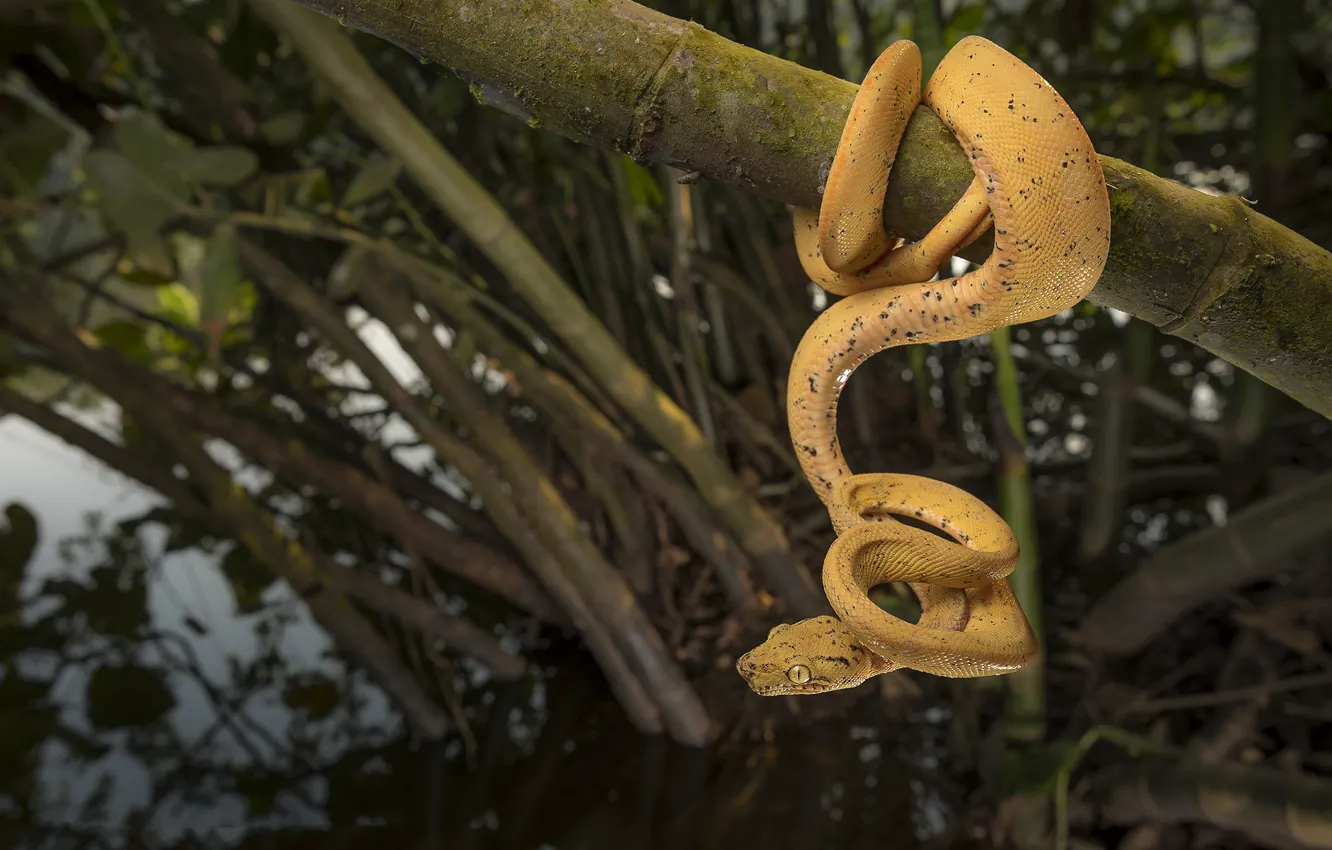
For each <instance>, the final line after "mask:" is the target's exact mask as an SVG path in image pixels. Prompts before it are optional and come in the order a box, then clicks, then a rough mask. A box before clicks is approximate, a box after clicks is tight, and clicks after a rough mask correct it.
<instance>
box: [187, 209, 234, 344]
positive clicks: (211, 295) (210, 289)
mask: <svg viewBox="0 0 1332 850" xmlns="http://www.w3.org/2000/svg"><path fill="white" fill-rule="evenodd" d="M194 272H195V274H196V275H197V276H198V280H199V292H200V298H199V324H200V325H202V326H203V329H204V331H205V332H206V333H207V334H208V344H209V353H210V357H216V355H217V350H218V348H219V347H220V346H221V343H222V334H223V333H224V332H225V331H226V329H227V324H228V321H229V318H230V316H231V311H232V310H233V309H235V308H236V307H237V306H239V305H240V301H241V265H240V254H239V253H238V252H237V250H236V228H235V226H234V225H231V224H221V225H219V226H218V227H217V229H216V230H214V231H213V235H212V237H211V238H209V240H208V242H207V243H206V244H205V246H204V253H203V258H202V259H201V260H200V262H199V265H198V267H196V269H195V270H194Z"/></svg>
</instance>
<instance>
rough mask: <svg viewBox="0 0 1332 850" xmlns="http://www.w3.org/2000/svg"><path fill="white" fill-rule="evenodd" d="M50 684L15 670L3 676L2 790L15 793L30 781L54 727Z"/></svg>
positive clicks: (0, 726) (0, 727)
mask: <svg viewBox="0 0 1332 850" xmlns="http://www.w3.org/2000/svg"><path fill="white" fill-rule="evenodd" d="M47 687H48V686H47V684H46V683H44V682H33V681H28V680H27V679H23V678H20V676H19V674H18V673H17V671H15V670H13V669H9V670H6V671H5V675H4V677H3V678H2V679H0V793H7V794H12V793H14V792H16V791H18V790H19V789H20V787H21V786H23V785H25V784H27V783H28V782H30V781H31V779H32V774H33V771H34V770H35V769H36V764H37V754H38V750H39V748H40V747H41V746H42V744H44V743H45V742H46V740H47V739H48V738H49V737H50V735H51V732H52V730H53V729H54V728H55V714H56V713H55V710H54V709H53V708H51V707H50V704H49V703H48V702H47V698H46V693H47Z"/></svg>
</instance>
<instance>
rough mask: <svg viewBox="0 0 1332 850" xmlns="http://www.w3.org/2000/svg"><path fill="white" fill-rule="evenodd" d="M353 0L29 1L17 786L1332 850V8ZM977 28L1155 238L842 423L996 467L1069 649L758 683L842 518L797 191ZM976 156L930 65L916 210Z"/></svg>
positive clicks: (10, 215)
mask: <svg viewBox="0 0 1332 850" xmlns="http://www.w3.org/2000/svg"><path fill="white" fill-rule="evenodd" d="M309 6H310V8H307V7H303V6H300V5H297V4H295V3H293V2H290V0H250V2H235V1H234V0H229V1H228V2H222V0H201V1H200V2H193V3H189V4H184V3H158V2H153V0H116V2H112V0H0V72H2V75H0V235H2V236H3V242H0V373H2V374H3V383H0V415H2V416H3V419H0V505H3V506H4V512H5V520H4V521H3V522H0V835H3V836H4V837H5V838H6V839H7V840H8V841H10V842H15V843H17V842H18V841H19V840H20V839H22V841H23V842H25V843H23V844H22V845H21V846H26V847H76V846H77V847H96V846H111V847H128V846H136V847H158V846H199V847H240V846H251V847H259V846H264V847H274V846H281V847H296V846H305V845H306V844H307V843H308V844H310V846H316V844H317V846H330V842H333V845H332V846H361V843H363V844H364V846H370V844H369V842H375V845H374V846H378V845H379V843H382V842H383V841H384V840H399V841H401V842H403V843H404V844H405V845H406V846H412V847H450V848H453V847H468V848H473V847H475V848H480V847H505V848H509V847H513V848H520V847H521V848H528V847H543V846H548V847H561V848H562V847H585V848H600V847H607V848H610V847H624V846H643V847H649V846H651V847H672V848H680V847H698V848H713V847H725V846H730V845H734V844H735V842H737V841H743V842H745V843H751V842H761V843H762V844H763V845H764V846H767V847H769V848H774V849H775V848H806V847H813V846H819V847H825V846H826V847H839V848H860V847H870V846H876V847H877V846H882V845H883V843H884V841H885V840H887V839H891V840H892V841H894V842H896V843H897V844H898V845H901V846H904V847H931V848H933V847H939V848H942V847H950V848H951V847H963V846H977V847H990V846H996V845H997V844H1005V845H1012V846H1019V847H1050V846H1055V847H1060V848H1063V847H1070V846H1080V847H1104V848H1110V847H1116V848H1134V847H1180V848H1183V847H1188V848H1195V847H1221V846H1224V847H1242V846H1257V847H1330V846H1332V816H1330V815H1329V814H1328V813H1329V812H1332V757H1330V756H1329V753H1332V741H1330V740H1329V732H1328V729H1329V728H1332V724H1330V723H1329V720H1332V712H1330V711H1329V708H1328V706H1329V705H1332V702H1330V701H1329V698H1330V697H1332V574H1330V573H1329V570H1328V567H1329V564H1328V553H1329V547H1328V541H1329V540H1330V539H1332V510H1330V509H1332V431H1330V429H1329V423H1328V421H1327V418H1326V417H1327V415H1328V414H1329V413H1332V393H1329V392H1328V390H1327V388H1328V387H1329V386H1332V324H1329V318H1328V317H1329V316H1332V254H1329V253H1328V250H1327V249H1328V248H1329V247H1332V191H1329V189H1330V188H1332V150H1330V147H1329V144H1328V142H1329V134H1332V11H1329V10H1328V9H1327V8H1326V5H1325V4H1323V3H1320V2H1316V0H1303V2H1289V3H1285V2H1283V3H1259V2H1239V0H1177V2H1163V3H1148V4H1144V3H1138V2H1129V1H1128V0H1066V2H1058V1H1057V0H1049V2H1042V1H1041V0H1030V2H1023V0H1013V1H1012V2H1002V3H1001V2H995V3H975V2H937V1H936V2H930V0H917V2H891V0H888V1H887V2H883V1H882V0H880V2H875V0H805V2H797V0H788V2H763V0H695V2H686V0H675V2H666V1H665V0H663V2H659V3H655V4H646V5H639V4H633V3H628V2H624V1H623V0H599V2H586V3H583V2H567V0H560V1H559V2H557V0H543V2H526V3H518V2H507V1H505V0H495V2H488V3H465V2H455V0H436V2H433V3H429V4H426V3H417V4H399V5H397V6H393V7H390V6H388V5H382V6H377V5H373V4H360V3H357V4H333V3H331V2H329V3H325V2H323V0H309ZM321 12H322V14H321ZM686 21H692V22H693V23H686ZM972 33H976V34H981V35H984V36H986V37H987V38H990V39H991V40H993V41H995V42H997V43H998V44H1000V45H1002V46H1003V47H1005V48H1006V49H1008V50H1010V51H1012V52H1013V53H1015V54H1016V55H1018V56H1019V57H1021V58H1023V59H1024V61H1026V62H1027V63H1028V64H1030V65H1032V66H1033V67H1034V68H1036V69H1037V70H1038V71H1039V72H1040V73H1042V74H1043V75H1044V76H1045V77H1046V78H1047V79H1049V80H1050V81H1051V82H1052V84H1053V85H1054V86H1055V87H1056V88H1057V89H1058V90H1059V91H1060V92H1061V94H1063V95H1064V96H1065V98H1066V99H1067V100H1068V101H1069V102H1070V103H1071V104H1072V105H1073V107H1074V109H1075V110H1076V111H1077V114H1078V115H1079V117H1080V118H1081V119H1082V121H1083V123H1084V124H1085V125H1086V126H1087V128H1088V130H1089V132H1090V134H1091V136H1092V139H1093V141H1094V142H1095V145H1096V148H1097V150H1098V151H1099V152H1100V153H1101V154H1102V157H1103V162H1104V165H1105V169H1106V174H1107V182H1108V184H1109V186H1110V188H1111V200H1112V207H1113V212H1114V236H1113V243H1112V252H1111V258H1110V263H1109V265H1108V267H1107V271H1106V274H1105V277H1104V279H1103V280H1102V282H1101V283H1100V284H1099V285H1098V287H1097V289H1096V291H1095V292H1094V293H1093V294H1092V297H1091V298H1090V299H1089V301H1088V302H1085V303H1083V304H1081V305H1079V306H1078V307H1077V308H1075V309H1073V310H1071V311H1068V312H1066V313H1064V314H1061V315H1059V316H1056V317H1054V318H1052V319H1049V320H1046V321H1042V322H1036V323H1033V324H1030V325H1025V326H1021V327H1018V328H1014V329H1011V330H1005V331H1002V332H997V333H995V334H993V335H991V336H990V337H985V338H978V339H975V340H971V341H967V342H965V343H961V344H952V345H944V346H908V347H905V348H902V349H895V350H891V351H889V352H885V353H883V354H881V355H879V356H877V357H875V358H874V359H872V360H871V361H870V362H869V363H868V364H867V365H866V366H864V367H862V368H861V369H860V370H859V371H858V372H857V373H856V375H855V377H854V379H853V380H852V381H851V383H850V385H849V388H848V391H847V396H846V400H845V402H844V404H843V405H842V408H841V410H842V414H841V434H842V437H843V440H844V442H845V444H846V447H847V454H848V459H849V461H850V463H851V466H852V468H853V469H857V470H863V471H871V470H872V471H898V472H911V473H916V474H922V475H928V476H932V477H936V478H940V479H943V480H946V481H950V482H952V483H955V484H958V485H959V486H963V487H966V488H967V489H969V490H971V491H972V492H976V493H978V494H980V495H981V496H983V497H984V498H986V499H987V500H989V501H990V502H991V503H992V504H994V505H996V506H997V507H998V508H999V509H1000V510H1001V512H1002V513H1003V514H1004V516H1005V517H1006V518H1007V519H1008V520H1009V522H1010V524H1012V525H1013V527H1014V528H1015V530H1016V531H1017V533H1018V535H1019V537H1020V539H1021V541H1022V547H1023V562H1022V565H1021V567H1020V569H1019V572H1018V573H1017V574H1016V575H1015V579H1014V582H1015V586H1016V587H1017V588H1018V591H1019V593H1020V595H1021V596H1022V598H1023V600H1024V607H1025V608H1026V609H1027V610H1028V611H1029V612H1031V614H1032V617H1033V621H1034V622H1035V623H1036V625H1037V627H1038V628H1039V630H1040V632H1041V636H1042V642H1043V648H1044V653H1043V656H1042V658H1041V661H1040V663H1038V664H1036V665H1033V666H1032V667H1031V668H1029V669H1027V670H1024V671H1022V672H1021V673H1018V674H1015V675H1012V676H1007V677H1003V678H999V679H988V680H975V681H971V680H968V681H949V680H940V679H933V678H930V677H927V676H921V675H917V674H914V673H911V672H898V673H895V674H892V675H889V676H884V677H881V678H880V679H878V680H875V681H873V682H872V683H870V684H867V685H865V686H864V687H862V688H859V689H856V690H854V691H850V692H844V693H838V694H830V695H826V696H821V697H818V698H807V699H760V698H758V697H756V696H754V695H753V694H751V693H750V692H749V691H748V690H747V689H746V688H745V687H744V684H743V682H742V681H741V680H740V679H739V677H738V676H737V675H736V674H735V671H734V661H735V658H736V657H737V656H738V655H739V654H740V653H742V652H743V651H745V650H746V649H748V648H749V647H751V646H753V645H755V644H756V643H758V642H759V641H760V640H761V639H762V637H763V635H764V634H765V633H766V630H767V629H768V628H769V627H770V626H771V625H773V624H774V623H777V622H782V621H789V620H791V619H793V618H795V617H800V616H805V615H808V614H810V613H818V612H820V611H822V609H823V605H824V602H823V600H822V597H821V593H820V591H819V589H818V584H817V570H818V566H819V563H820V561H821V557H822V553H823V552H824V551H826V548H827V546H828V543H829V542H830V540H831V536H832V532H831V529H830V527H829V526H828V522H827V516H826V513H825V512H824V511H823V510H822V508H821V507H820V506H819V504H818V502H817V500H816V499H815V498H814V496H813V494H812V492H811V491H810V490H809V488H808V486H807V484H806V483H805V481H804V479H803V477H802V476H801V475H800V474H799V468H798V466H797V464H796V462H795V458H794V456H793V455H792V452H791V448H790V445H789V441H788V438H787V432H786V424H785V419H784V411H783V394H784V386H785V379H786V369H787V365H788V363H789V361H790V357H791V354H792V351H793V349H794V346H795V344H796V343H797V342H798V340H799V338H800V335H801V334H802V333H803V331H804V329H805V328H806V327H807V326H808V325H809V323H810V321H811V320H812V318H813V317H814V315H816V311H817V310H818V309H820V308H821V307H822V306H823V305H824V304H825V303H826V302H825V299H823V298H821V297H820V294H819V293H817V292H814V291H813V290H812V289H811V287H810V286H809V284H808V281H807V280H806V279H805V278H804V277H803V275H802V274H801V272H800V269H799V265H798V263H797V262H796V259H795V255H794V251H793V248H792V245H791V233H790V229H791V228H790V213H789V207H788V204H804V205H806V206H813V205H816V203H817V190H818V179H819V168H820V167H821V166H824V167H826V163H827V161H828V160H829V158H830V157H831V153H832V150H833V147H834V146H835V144H836V139H837V135H838V133H839V132H840V128H841V122H842V121H843V120H844V117H845V113H846V108H847V106H848V105H849V102H850V98H851V95H852V93H853V92H854V86H853V84H852V83H850V82H846V81H847V80H851V81H854V80H858V79H859V78H860V76H861V75H862V74H863V72H864V69H865V68H866V67H867V64H868V63H869V62H870V61H872V60H873V58H874V57H875V56H877V55H878V53H879V52H880V51H881V50H882V49H883V47H884V46H886V45H887V44H889V43H890V42H892V41H893V40H895V39H897V38H911V39H912V40H914V41H916V42H917V43H918V44H919V45H920V46H921V48H922V51H923V54H924V56H925V65H926V74H927V75H928V73H929V70H930V69H931V68H932V67H933V65H934V64H935V63H937V62H938V60H939V59H940V58H941V57H942V55H943V54H944V53H945V52H946V51H947V49H948V47H949V46H951V45H952V44H954V43H956V41H957V40H959V39H960V38H962V37H963V36H965V35H967V34H972ZM970 176H971V174H970V170H969V168H968V166H967V164H966V162H965V160H964V159H963V158H962V155H961V152H960V149H959V148H958V147H957V145H956V142H955V141H954V140H953V138H952V137H951V135H950V134H949V133H947V131H945V130H944V129H943V128H942V126H941V125H940V124H939V122H938V120H937V119H936V118H934V117H933V115H932V114H930V113H929V112H928V110H926V109H919V110H917V113H916V115H915V116H914V117H913V120H912V123H911V125H910V127H909V129H908V132H907V136H906V138H905V140H904V143H903V148H902V153H901V157H900V159H899V163H898V166H897V167H896V168H895V169H894V172H893V181H892V185H891V187H890V192H889V204H888V208H887V212H886V218H887V220H888V223H889V224H890V225H893V226H894V227H896V228H897V229H898V230H899V231H900V232H902V233H904V234H905V235H908V236H912V237H914V236H919V235H921V234H923V233H924V232H925V231H926V230H927V229H928V228H929V226H930V225H931V224H932V223H933V222H934V221H936V220H937V219H938V218H939V217H940V216H941V215H942V214H943V213H944V211H946V210H947V208H948V207H949V206H951V204H952V203H953V201H954V200H955V199H956V198H957V197H958V196H959V195H960V194H961V192H962V189H963V188H964V187H965V185H966V183H967V182H968V180H969V179H970ZM988 245H989V240H988V239H984V240H982V241H981V242H979V243H978V244H977V245H976V246H973V248H972V249H970V250H968V251H967V252H965V257H962V258H958V259H957V260H955V261H954V262H955V265H956V267H957V268H965V267H966V262H967V261H968V260H978V259H980V258H982V257H983V256H984V255H985V253H986V251H987V250H988ZM875 596H876V599H877V600H878V601H880V603H881V604H883V605H884V606H885V607H888V608H889V609H890V610H893V611H895V612H898V613H901V614H902V615H903V616H907V617H910V616H912V606H913V604H914V603H913V598H912V597H911V595H910V593H909V592H906V591H905V589H903V588H892V587H885V588H880V589H878V590H876V592H875ZM337 842H341V843H337ZM358 842H361V843H358Z"/></svg>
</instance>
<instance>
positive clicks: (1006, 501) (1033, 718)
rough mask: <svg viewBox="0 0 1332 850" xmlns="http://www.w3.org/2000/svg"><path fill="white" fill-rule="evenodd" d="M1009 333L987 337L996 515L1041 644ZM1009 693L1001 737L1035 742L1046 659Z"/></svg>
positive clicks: (1032, 514) (1017, 676) (1022, 424)
mask: <svg viewBox="0 0 1332 850" xmlns="http://www.w3.org/2000/svg"><path fill="white" fill-rule="evenodd" d="M1011 345H1012V338H1011V333H1010V330H1009V329H1008V328H1006V327H1004V328H1000V329H998V330H996V331H994V332H993V333H991V334H990V356H991V358H992V359H993V361H994V381H995V390H996V393H997V395H998V400H999V407H1000V413H1001V415H1000V416H999V417H997V418H998V420H999V423H998V424H997V425H996V431H997V432H998V433H997V434H996V437H997V442H998V444H999V458H1000V460H999V463H1000V473H999V513H1000V514H1002V515H1003V517H1004V520H1005V521H1007V522H1008V525H1009V527H1011V528H1012V529H1013V533H1014V534H1015V535H1016V536H1017V539H1018V547H1019V553H1018V563H1017V567H1016V568H1015V569H1014V570H1013V573H1012V575H1010V576H1009V577H1008V581H1009V583H1010V584H1011V585H1012V586H1013V595H1014V596H1016V597H1017V600H1018V602H1019V603H1021V605H1022V610H1023V611H1025V612H1026V614H1027V619H1028V620H1029V621H1030V622H1031V627H1032V629H1033V630H1034V631H1035V632H1036V637H1037V639H1038V640H1040V641H1041V643H1042V645H1043V644H1044V643H1045V630H1044V628H1043V626H1044V624H1043V620H1044V618H1043V617H1042V616H1041V612H1042V611H1043V610H1044V609H1043V605H1044V602H1043V600H1042V598H1041V574H1040V539H1039V536H1038V534H1037V529H1036V506H1035V503H1034V501H1033V499H1032V494H1031V470H1030V468H1029V465H1028V463H1027V455H1026V446H1027V441H1026V433H1027V426H1026V419H1025V417H1024V416H1023V413H1022V387H1021V379H1020V378H1019V376H1018V371H1017V363H1016V362H1015V361H1014V360H1013V353H1012V349H1011ZM1005 681H1006V683H1007V684H1008V690H1009V702H1008V707H1007V712H1006V713H1007V717H1008V726H1007V729H1006V732H1007V734H1008V737H1009V738H1010V739H1011V740H1018V741H1023V742H1035V741H1039V740H1041V739H1043V738H1044V737H1045V655H1044V653H1042V654H1041V655H1040V656H1038V657H1037V658H1036V659H1035V660H1034V661H1033V662H1032V663H1031V664H1029V665H1027V666H1026V667H1023V668H1022V669H1021V670H1018V671H1017V672H1016V673H1013V674H1012V675H1010V676H1008V677H1006V679H1005Z"/></svg>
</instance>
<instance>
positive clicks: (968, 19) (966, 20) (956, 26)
mask: <svg viewBox="0 0 1332 850" xmlns="http://www.w3.org/2000/svg"><path fill="white" fill-rule="evenodd" d="M984 24H985V4H984V3H973V4H971V5H970V6H963V7H962V8H961V9H958V10H957V11H956V12H954V13H953V18H952V20H950V21H949V22H948V26H947V27H945V28H944V41H945V42H947V43H948V44H956V43H957V42H959V41H961V40H962V39H963V38H965V37H966V36H969V35H973V34H976V33H979V32H980V31H981V29H982V28H983V26H984Z"/></svg>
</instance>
